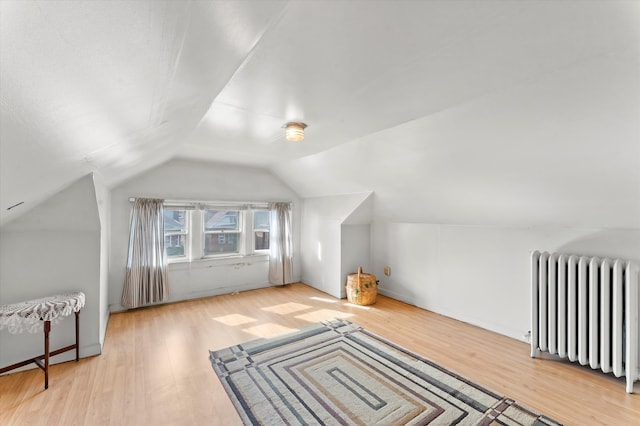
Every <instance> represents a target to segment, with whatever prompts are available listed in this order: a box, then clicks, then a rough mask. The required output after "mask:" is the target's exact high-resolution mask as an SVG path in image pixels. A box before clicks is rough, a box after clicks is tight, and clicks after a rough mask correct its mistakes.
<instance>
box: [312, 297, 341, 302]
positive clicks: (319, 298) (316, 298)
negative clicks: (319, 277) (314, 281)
mask: <svg viewBox="0 0 640 426" xmlns="http://www.w3.org/2000/svg"><path fill="white" fill-rule="evenodd" d="M309 299H311V300H315V301H317V302H324V303H338V302H339V300H337V299H327V298H326V297H317V296H311V297H310V298H309Z"/></svg>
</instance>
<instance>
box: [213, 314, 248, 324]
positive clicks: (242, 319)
mask: <svg viewBox="0 0 640 426" xmlns="http://www.w3.org/2000/svg"><path fill="white" fill-rule="evenodd" d="M213 320H214V321H218V322H220V323H222V324H224V325H230V326H234V325H242V324H248V323H250V322H256V321H258V320H257V319H255V318H251V317H248V316H245V315H240V314H230V315H225V316H222V317H216V318H213Z"/></svg>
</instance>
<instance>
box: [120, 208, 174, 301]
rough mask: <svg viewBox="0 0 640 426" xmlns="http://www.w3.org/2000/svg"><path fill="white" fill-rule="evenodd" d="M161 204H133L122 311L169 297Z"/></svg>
mask: <svg viewBox="0 0 640 426" xmlns="http://www.w3.org/2000/svg"><path fill="white" fill-rule="evenodd" d="M163 201H164V200H159V199H149V198H138V199H136V200H135V201H134V203H133V214H132V215H131V228H130V233H129V255H128V257H127V270H126V275H125V278H124V288H123V289H122V306H124V307H126V308H137V307H138V306H143V305H147V304H150V303H156V302H164V301H166V300H167V299H168V297H169V284H168V280H167V255H166V253H165V250H164V207H163Z"/></svg>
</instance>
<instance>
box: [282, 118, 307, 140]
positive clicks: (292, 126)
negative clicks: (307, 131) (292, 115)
mask: <svg viewBox="0 0 640 426" xmlns="http://www.w3.org/2000/svg"><path fill="white" fill-rule="evenodd" d="M305 127H307V125H306V124H304V123H297V122H290V123H287V125H286V126H285V130H284V134H285V136H286V137H287V140H288V141H291V142H300V141H301V140H303V139H304V128H305Z"/></svg>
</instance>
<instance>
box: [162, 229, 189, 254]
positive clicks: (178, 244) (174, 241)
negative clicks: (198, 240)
mask: <svg viewBox="0 0 640 426" xmlns="http://www.w3.org/2000/svg"><path fill="white" fill-rule="evenodd" d="M186 241H187V236H186V235H184V234H174V235H165V236H164V247H165V250H166V251H167V256H168V257H182V256H184V246H185V243H186Z"/></svg>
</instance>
